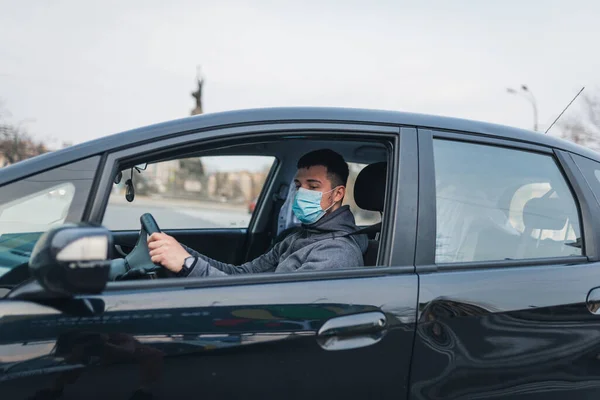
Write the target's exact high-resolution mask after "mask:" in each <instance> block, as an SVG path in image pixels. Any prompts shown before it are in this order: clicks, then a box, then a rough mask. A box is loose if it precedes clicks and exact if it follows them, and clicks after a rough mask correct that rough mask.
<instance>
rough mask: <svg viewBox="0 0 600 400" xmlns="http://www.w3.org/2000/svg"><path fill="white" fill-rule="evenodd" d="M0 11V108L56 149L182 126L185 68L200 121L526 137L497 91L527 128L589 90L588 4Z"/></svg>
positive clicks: (382, 1)
mask: <svg viewBox="0 0 600 400" xmlns="http://www.w3.org/2000/svg"><path fill="white" fill-rule="evenodd" d="M0 10H2V12H0V101H2V103H3V107H4V110H5V112H6V110H8V111H10V114H11V116H10V117H9V118H10V121H12V122H14V123H22V124H23V126H25V127H26V128H27V129H28V131H29V132H30V133H31V134H32V135H34V137H36V138H38V139H40V140H45V141H47V142H50V143H51V144H53V145H56V146H59V145H60V144H61V143H63V142H69V143H80V142H84V141H86V140H91V139H94V138H98V137H101V136H104V135H108V134H112V133H116V132H120V131H124V130H127V129H132V128H136V127H139V126H144V125H148V124H152V123H156V122H161V121H167V120H171V119H176V118H180V117H185V116H187V115H189V114H190V111H191V110H192V109H193V108H194V105H195V103H194V99H193V98H192V97H191V95H190V93H191V92H192V91H193V90H195V85H196V81H195V80H196V66H197V65H199V64H200V65H201V66H202V73H203V75H204V77H205V79H206V83H205V87H204V110H205V112H207V113H208V112H218V111H225V110H233V109H242V108H255V107H266V106H269V107H270V106H340V107H361V108H374V109H387V110H401V111H410V112H419V113H427V114H438V115H445V116H453V117H460V118H468V119H475V120H482V121H489V122H495V123H501V124H505V125H511V126H516V127H521V128H532V125H533V116H532V108H531V104H530V103H528V101H527V100H526V99H525V98H523V97H520V96H517V95H511V94H509V93H507V91H506V89H507V87H515V88H518V87H519V86H520V85H521V84H527V85H528V86H529V88H530V89H531V91H532V93H533V94H534V95H535V98H536V99H537V103H538V108H539V123H540V127H541V128H542V129H545V128H546V127H547V126H548V125H549V124H550V123H551V122H552V121H553V120H554V118H556V116H558V114H559V113H560V111H561V110H562V109H563V108H564V107H565V106H566V105H567V103H568V102H569V101H570V100H571V99H572V97H573V96H574V95H575V94H576V93H577V92H578V91H579V89H581V87H582V86H586V92H588V91H589V92H591V91H593V90H594V88H595V87H596V88H597V87H598V84H599V83H600V82H599V80H600V75H599V73H598V71H599V70H600V52H598V51H597V46H598V44H597V43H598V39H600V24H598V16H600V2H599V1H595V0H588V1H583V0H580V1H578V0H568V1H567V0H564V1H556V0H537V1H536V0H529V1H513V0H503V1H493V2H492V1H478V0H453V1H443V0H438V1H434V0H423V1H418V2H417V1H403V0H396V1H388V0H372V1H370V2H368V1H365V0H361V1H355V0H303V1H285V0H279V1H274V0H272V1H268V0H253V1H230V0H218V1H203V0H194V1H184V0H170V1H168V2H167V1H162V0H160V1H159V0H143V1H140V0H128V1H114V0H103V1H76V0H68V1H67V0H63V1H61V0H0ZM576 105H577V102H575V103H574V105H573V108H574V109H575V108H576ZM569 112H571V110H569ZM568 115H569V113H567V114H565V116H568ZM551 133H552V134H558V133H559V132H558V131H557V130H555V129H554V128H553V130H552V131H551Z"/></svg>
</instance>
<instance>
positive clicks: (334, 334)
mask: <svg viewBox="0 0 600 400" xmlns="http://www.w3.org/2000/svg"><path fill="white" fill-rule="evenodd" d="M386 327H387V319H386V317H385V314H383V313H381V312H368V313H362V314H354V315H345V316H343V317H337V318H332V319H330V320H329V321H327V322H325V323H324V324H323V326H322V327H321V329H319V332H318V333H317V342H318V343H319V345H320V346H321V347H322V348H323V349H325V350H350V349H356V348H359V347H366V346H371V345H373V344H375V343H378V342H379V341H380V340H381V339H382V338H383V336H384V334H385V332H386Z"/></svg>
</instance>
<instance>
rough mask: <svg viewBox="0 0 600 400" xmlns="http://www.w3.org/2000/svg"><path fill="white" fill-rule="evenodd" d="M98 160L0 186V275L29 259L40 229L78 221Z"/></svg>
mask: <svg viewBox="0 0 600 400" xmlns="http://www.w3.org/2000/svg"><path fill="white" fill-rule="evenodd" d="M98 161H99V158H98V157H92V158H89V159H86V160H83V161H78V162H76V163H73V164H70V165H65V166H62V167H59V168H55V169H52V170H50V171H46V172H43V173H40V174H37V175H33V176H30V177H28V178H25V179H22V180H19V181H16V182H13V183H9V184H8V185H4V186H2V187H1V188H0V276H2V275H4V274H5V273H6V272H8V271H9V270H11V269H12V268H14V267H16V266H18V265H21V264H24V263H27V262H28V261H29V256H30V255H31V251H32V250H33V246H34V245H35V243H36V242H37V240H38V239H39V237H40V236H41V234H42V233H43V232H45V231H46V230H48V229H49V228H51V227H53V226H56V225H60V224H63V223H65V222H78V221H80V220H81V217H82V215H83V211H84V208H85V205H86V202H87V198H88V195H89V191H90V188H91V186H92V181H93V179H94V175H95V173H96V168H97V166H98Z"/></svg>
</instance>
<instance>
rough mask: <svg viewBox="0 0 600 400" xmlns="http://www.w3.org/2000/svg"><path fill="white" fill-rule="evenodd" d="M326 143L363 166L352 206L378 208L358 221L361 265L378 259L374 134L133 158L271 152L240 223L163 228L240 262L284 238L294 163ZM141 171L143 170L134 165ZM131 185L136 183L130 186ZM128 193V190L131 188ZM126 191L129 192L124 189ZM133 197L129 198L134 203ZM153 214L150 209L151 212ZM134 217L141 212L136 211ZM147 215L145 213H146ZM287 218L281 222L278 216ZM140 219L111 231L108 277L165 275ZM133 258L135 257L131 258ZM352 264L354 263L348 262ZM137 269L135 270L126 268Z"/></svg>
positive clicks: (382, 162)
mask: <svg viewBox="0 0 600 400" xmlns="http://www.w3.org/2000/svg"><path fill="white" fill-rule="evenodd" d="M322 148H330V149H332V150H334V151H336V152H338V153H340V154H341V155H342V156H343V157H344V159H345V160H346V161H347V162H348V163H357V164H360V165H364V166H365V167H364V168H362V170H361V171H360V172H359V173H358V175H357V176H356V179H355V182H354V184H353V189H352V191H353V197H354V202H355V205H354V209H353V211H355V212H356V210H359V211H361V210H366V211H371V212H376V213H378V214H379V221H377V222H375V223H373V224H369V225H367V226H362V227H361V232H363V233H365V234H368V235H369V239H370V241H369V246H368V250H367V252H366V253H365V254H364V262H365V264H364V265H365V266H371V267H372V266H375V265H377V255H378V249H379V235H380V230H381V222H380V221H381V220H380V218H381V216H382V215H383V211H384V199H385V195H386V186H387V185H386V182H387V163H388V157H389V154H390V152H389V150H390V149H389V145H388V144H387V143H385V142H380V141H373V140H351V141H350V140H343V141H340V140H322V139H319V140H317V139H308V138H287V139H286V140H272V141H261V142H258V143H250V144H249V143H243V144H237V145H232V146H227V147H220V148H216V149H215V148H213V149H206V150H200V151H193V152H190V153H186V154H181V152H180V153H178V154H176V155H172V156H169V157H163V158H150V159H145V160H140V159H136V160H135V163H136V165H140V161H141V162H142V164H144V165H146V164H147V165H151V164H153V163H160V162H165V161H172V160H178V159H181V158H183V157H186V158H189V157H215V156H221V157H222V156H263V157H264V156H270V157H273V158H274V159H275V160H276V161H275V162H274V163H273V165H272V167H271V170H270V172H269V174H268V176H267V179H266V181H265V183H264V185H263V187H262V190H261V193H260V195H259V196H258V199H257V201H256V206H255V209H254V212H253V213H252V216H251V218H250V221H249V224H248V226H247V227H244V228H238V227H235V228H227V227H218V228H201V227H199V228H196V229H189V228H186V229H177V228H174V229H165V230H164V232H165V233H167V234H169V235H171V236H173V237H175V238H176V239H177V240H178V241H179V242H180V243H182V244H184V245H186V246H189V247H190V248H192V249H194V250H196V251H199V252H200V253H202V254H204V255H206V256H208V257H211V258H213V259H216V260H218V261H222V262H227V263H230V264H235V265H239V264H242V263H244V262H247V261H250V260H252V259H254V258H256V257H258V256H259V255H261V254H263V253H265V252H266V251H268V250H269V249H270V248H271V247H272V246H273V245H274V244H275V243H277V242H278V241H280V240H282V239H283V238H284V237H285V236H286V235H287V234H289V232H290V231H291V229H290V228H294V227H295V226H296V225H297V221H296V222H294V221H293V217H291V215H284V214H286V213H287V214H290V209H289V208H286V207H284V206H285V205H286V200H287V203H289V200H290V199H289V198H288V197H287V195H288V194H289V193H290V190H289V189H290V187H292V186H293V179H294V177H295V174H296V170H297V168H296V163H297V161H298V159H299V158H300V157H301V156H302V155H303V154H305V153H307V152H310V151H312V150H317V149H322ZM131 168H132V165H131V164H124V165H123V166H122V167H121V168H119V170H120V172H121V174H122V175H126V174H127V171H128V170H131ZM138 172H139V173H141V174H144V171H143V170H142V171H138ZM133 190H135V189H133ZM129 194H130V193H129ZM126 195H127V193H126ZM135 201H136V200H135V197H134V200H133V201H132V202H131V203H132V204H134V203H135ZM139 210H140V208H135V209H134V208H133V207H132V212H133V213H136V212H137V213H138V214H139V213H140V211H139ZM150 214H151V213H150ZM136 217H138V218H139V217H142V215H139V216H137V215H136ZM147 218H148V217H147ZM282 220H284V221H285V224H284V225H283V227H282V226H281V223H280V222H281V221H282ZM163 223H165V221H161V220H160V218H157V219H156V220H155V221H152V222H151V223H150V224H149V225H151V226H154V228H152V227H148V229H160V228H158V227H160V226H161V225H162V224H163ZM142 225H143V224H142V223H140V228H138V229H137V230H120V231H114V232H113V237H114V243H115V246H116V248H117V251H115V256H116V257H115V264H114V268H113V270H112V272H111V278H112V279H115V280H126V279H138V278H140V276H141V275H150V276H152V277H154V274H158V275H156V276H157V277H169V276H170V275H169V274H168V273H167V272H165V271H164V269H162V268H155V267H154V265H153V264H152V263H151V262H150V261H149V256H147V250H146V248H147V247H146V246H147V245H146V240H145V237H146V235H145V233H148V229H145V228H144V226H142ZM132 260H133V261H132ZM131 263H133V264H135V265H138V266H140V265H143V267H141V270H140V269H137V268H132V267H131ZM349 267H352V266H349ZM130 269H135V270H136V271H135V273H129V274H127V272H129V270H130Z"/></svg>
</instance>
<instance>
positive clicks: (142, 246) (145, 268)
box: [109, 213, 166, 281]
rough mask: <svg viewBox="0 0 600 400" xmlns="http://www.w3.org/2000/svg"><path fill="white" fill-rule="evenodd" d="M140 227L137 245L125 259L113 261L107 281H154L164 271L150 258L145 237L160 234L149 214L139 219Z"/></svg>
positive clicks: (164, 270)
mask: <svg viewBox="0 0 600 400" xmlns="http://www.w3.org/2000/svg"><path fill="white" fill-rule="evenodd" d="M140 223H141V225H142V227H141V230H140V235H139V237H138V240H137V243H136V245H135V247H134V248H133V250H132V251H131V253H129V254H128V255H127V256H126V257H125V258H119V259H116V260H113V261H112V262H111V266H110V273H109V279H110V280H111V281H122V280H131V279H155V278H157V277H158V274H159V273H161V272H165V273H166V269H165V268H163V267H162V266H160V265H156V264H154V263H153V262H152V259H151V258H150V253H149V250H148V240H147V236H150V235H152V234H153V233H156V232H160V228H159V227H158V224H157V223H156V220H155V219H154V217H153V216H152V214H150V213H146V214H144V215H142V216H141V217H140Z"/></svg>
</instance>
